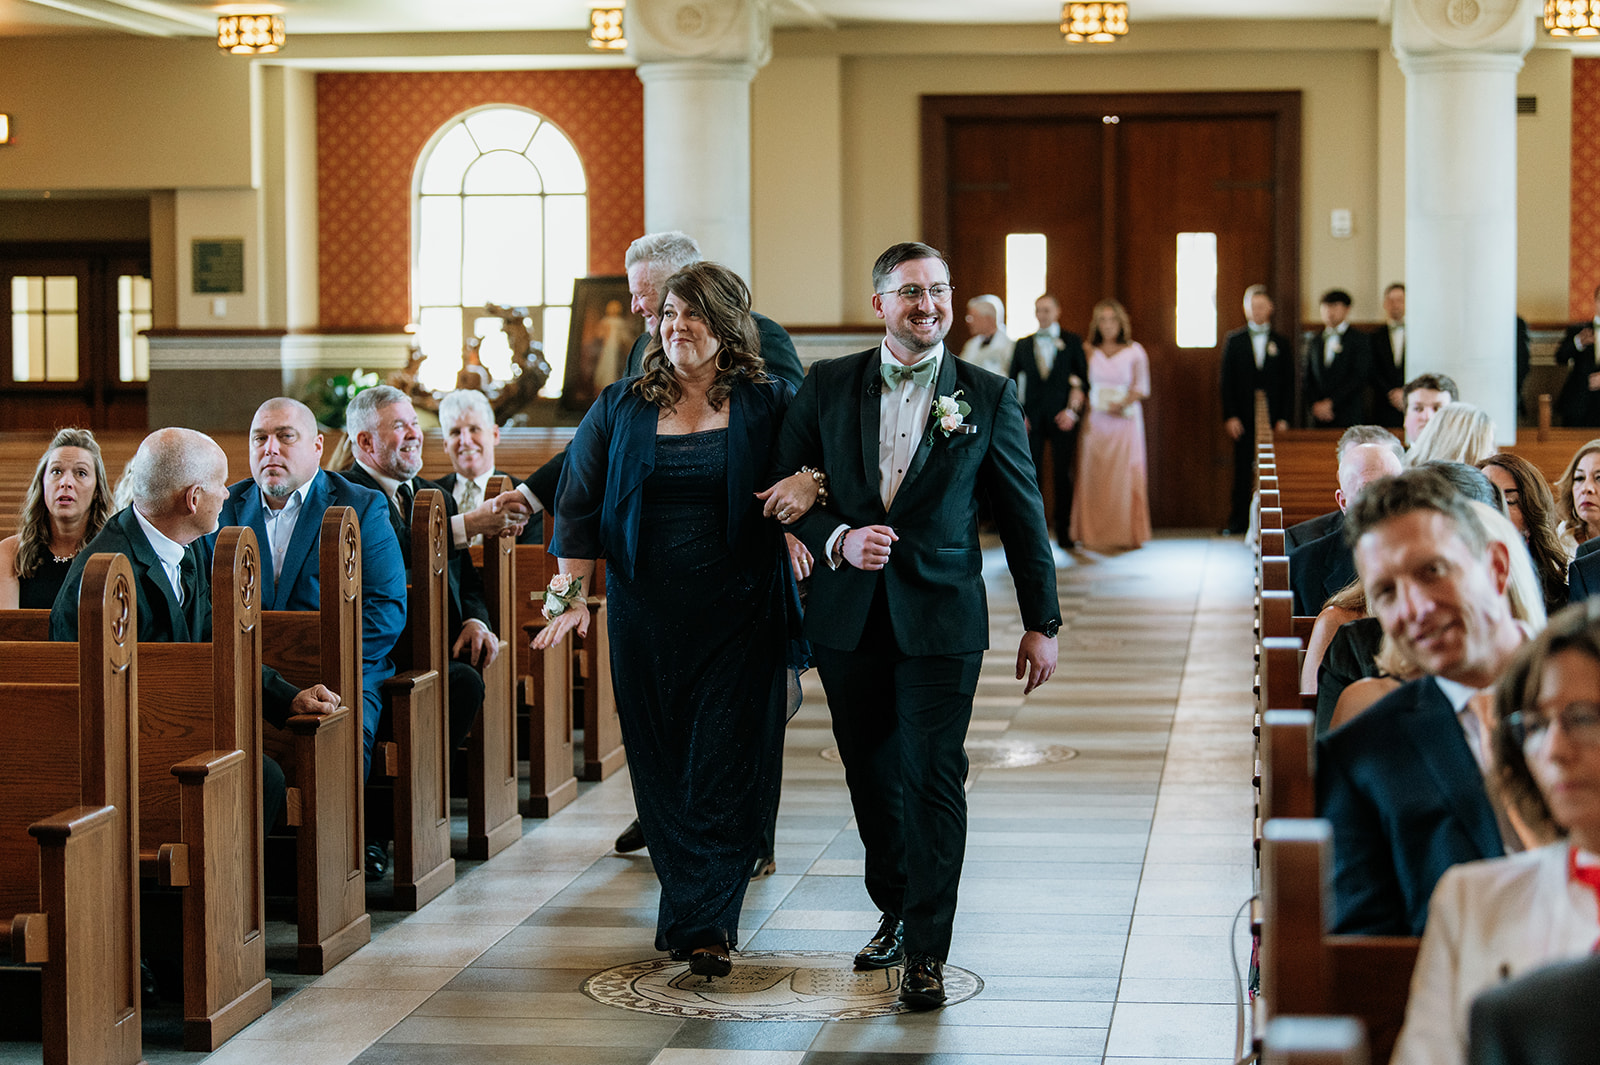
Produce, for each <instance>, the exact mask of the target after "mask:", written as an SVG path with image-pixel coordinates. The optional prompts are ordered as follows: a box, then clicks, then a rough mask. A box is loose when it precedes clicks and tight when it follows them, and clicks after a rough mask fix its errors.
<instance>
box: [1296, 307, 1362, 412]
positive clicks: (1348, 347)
mask: <svg viewBox="0 0 1600 1065" xmlns="http://www.w3.org/2000/svg"><path fill="white" fill-rule="evenodd" d="M1324 346H1325V344H1324V338H1323V335H1322V334H1321V333H1320V332H1319V333H1316V334H1313V335H1312V337H1311V339H1310V340H1309V341H1308V342H1307V343H1306V354H1305V381H1304V393H1305V402H1306V410H1307V415H1306V417H1307V419H1308V424H1310V425H1313V426H1323V427H1327V426H1332V427H1334V428H1339V429H1348V428H1350V426H1352V425H1359V424H1361V423H1362V422H1363V421H1365V420H1366V406H1367V390H1368V387H1369V386H1370V384H1371V383H1372V345H1371V344H1370V343H1369V341H1368V339H1367V335H1366V334H1365V333H1363V332H1362V331H1361V330H1359V329H1355V328H1353V327H1352V328H1346V329H1345V331H1344V335H1343V336H1342V337H1340V347H1339V353H1338V354H1337V355H1335V356H1334V357H1333V362H1332V363H1331V364H1328V365H1324V362H1323V359H1324V350H1323V349H1324ZM1324 399H1331V400H1333V421H1331V422H1318V421H1315V420H1311V417H1310V409H1311V404H1313V403H1316V402H1318V401H1320V400H1324Z"/></svg>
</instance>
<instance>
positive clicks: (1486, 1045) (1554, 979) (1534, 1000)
mask: <svg viewBox="0 0 1600 1065" xmlns="http://www.w3.org/2000/svg"><path fill="white" fill-rule="evenodd" d="M1596 1002H1600V957H1588V958H1584V959H1583V960H1582V961H1565V962H1558V963H1556V964H1554V965H1547V966H1545V967H1544V968H1542V969H1535V970H1534V971H1533V972H1531V973H1529V974H1528V975H1527V976H1519V977H1517V978H1516V979H1513V980H1512V981H1510V982H1509V983H1505V984H1501V985H1499V986H1498V987H1493V988H1490V989H1489V990H1487V991H1485V992H1484V993H1483V994H1481V995H1479V996H1478V997H1477V998H1476V999H1474V1000H1473V1003H1472V1013H1471V1016H1470V1019H1469V1020H1468V1022H1467V1061H1468V1062H1470V1063H1471V1065H1592V1063H1593V1062H1594V1060H1595V1048H1596V1047H1600V1010H1596V1009H1595V1008H1594V1007H1595V1003H1596Z"/></svg>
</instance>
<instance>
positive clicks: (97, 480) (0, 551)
mask: <svg viewBox="0 0 1600 1065" xmlns="http://www.w3.org/2000/svg"><path fill="white" fill-rule="evenodd" d="M111 509H112V508H111V481H110V479H109V478H108V477H106V465H105V463H104V462H103V461H102V460H101V458H100V445H99V444H97V443H95V439H94V434H93V433H91V432H90V431H89V430H87V429H62V430H61V431H59V432H58V433H56V435H55V438H54V439H53V440H51V441H50V446H49V447H47V448H45V451H44V454H43V455H41V456H40V457H39V468H38V469H36V470H34V471H33V480H32V481H30V482H28V494H27V496H26V497H25V498H24V499H23V501H22V513H21V514H19V515H18V516H17V534H16V535H15V536H8V537H6V538H5V539H4V540H0V610H15V609H17V608H18V607H22V608H25V609H29V610H49V609H50V607H51V606H53V605H54V604H55V601H56V593H57V592H59V591H60V590H61V582H62V580H63V579H65V577H66V575H67V570H68V569H69V568H70V567H71V566H72V560H73V558H74V557H76V556H77V554H78V549H79V548H80V547H82V546H83V545H84V544H86V543H88V542H89V541H90V540H93V539H94V537H95V534H96V533H98V532H99V531H100V529H101V527H102V526H104V525H105V523H106V519H107V518H109V517H110V516H111Z"/></svg>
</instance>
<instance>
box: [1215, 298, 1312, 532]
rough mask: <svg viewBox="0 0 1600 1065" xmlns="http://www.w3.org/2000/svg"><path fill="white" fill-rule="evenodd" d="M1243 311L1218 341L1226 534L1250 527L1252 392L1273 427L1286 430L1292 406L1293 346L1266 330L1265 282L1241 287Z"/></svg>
mask: <svg viewBox="0 0 1600 1065" xmlns="http://www.w3.org/2000/svg"><path fill="white" fill-rule="evenodd" d="M1244 315H1245V324H1244V326H1243V327H1241V328H1239V329H1235V330H1234V331H1233V332H1231V333H1229V334H1228V337H1227V339H1226V340H1224V341H1223V342H1222V380H1221V389H1222V428H1223V431H1224V432H1226V433H1227V434H1228V439H1229V440H1231V441H1233V493H1232V494H1231V495H1230V496H1229V497H1228V527H1227V530H1226V531H1227V532H1229V533H1242V532H1244V531H1245V530H1246V529H1248V528H1249V527H1250V497H1251V496H1253V495H1254V494H1255V487H1256V484H1255V475H1256V435H1255V424H1256V393H1257V392H1265V393H1266V394H1267V416H1268V417H1269V418H1270V419H1271V421H1272V425H1273V428H1275V429H1287V428H1289V418H1290V415H1291V409H1292V407H1293V406H1294V349H1293V348H1291V347H1290V346H1289V338H1288V337H1286V336H1284V335H1283V334H1281V333H1278V332H1275V331H1274V330H1273V328H1272V297H1271V296H1269V295H1267V286H1265V285H1251V286H1250V287H1249V288H1247V289H1245V290H1244Z"/></svg>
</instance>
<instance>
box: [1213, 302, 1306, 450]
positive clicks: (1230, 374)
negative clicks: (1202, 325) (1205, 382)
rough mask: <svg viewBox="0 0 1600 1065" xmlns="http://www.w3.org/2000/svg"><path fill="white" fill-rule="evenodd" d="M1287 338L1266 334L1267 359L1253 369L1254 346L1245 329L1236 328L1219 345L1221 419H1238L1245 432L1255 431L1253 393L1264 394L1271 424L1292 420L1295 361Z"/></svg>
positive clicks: (1254, 365) (1254, 399) (1276, 334)
mask: <svg viewBox="0 0 1600 1065" xmlns="http://www.w3.org/2000/svg"><path fill="white" fill-rule="evenodd" d="M1293 350H1294V349H1293V348H1291V347H1290V346H1289V338H1288V337H1285V336H1283V335H1281V334H1279V333H1277V332H1271V333H1268V334H1267V357H1266V358H1265V359H1263V360H1262V365H1261V369H1259V370H1257V369H1256V350H1255V345H1253V344H1251V343H1250V330H1249V328H1248V327H1246V328H1242V329H1235V330H1234V331H1233V332H1231V333H1229V334H1228V337H1227V339H1226V340H1224V341H1223V342H1222V420H1223V421H1227V420H1228V419H1229V418H1238V419H1239V420H1240V421H1242V422H1244V428H1245V432H1246V433H1250V432H1252V431H1253V430H1254V428H1255V423H1256V391H1257V390H1258V389H1259V390H1261V391H1263V392H1265V393H1266V394H1267V412H1268V414H1269V416H1270V417H1271V418H1272V421H1273V423H1274V424H1276V423H1278V422H1280V421H1282V422H1287V421H1291V420H1292V419H1293V417H1294V362H1293V360H1292V357H1291V353H1292V352H1293Z"/></svg>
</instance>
